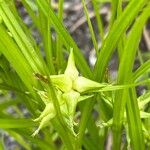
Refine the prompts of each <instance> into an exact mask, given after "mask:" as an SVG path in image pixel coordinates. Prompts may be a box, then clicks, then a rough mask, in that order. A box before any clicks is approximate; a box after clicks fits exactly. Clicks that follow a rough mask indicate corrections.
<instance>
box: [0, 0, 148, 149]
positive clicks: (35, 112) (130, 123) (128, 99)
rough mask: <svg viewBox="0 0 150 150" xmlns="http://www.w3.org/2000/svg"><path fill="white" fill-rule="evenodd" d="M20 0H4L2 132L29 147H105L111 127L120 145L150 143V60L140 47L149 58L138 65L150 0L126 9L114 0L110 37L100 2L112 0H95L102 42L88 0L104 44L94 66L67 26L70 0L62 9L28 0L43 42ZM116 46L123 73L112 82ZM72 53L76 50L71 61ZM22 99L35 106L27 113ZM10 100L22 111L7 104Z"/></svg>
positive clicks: (0, 6)
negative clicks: (140, 91) (24, 14)
mask: <svg viewBox="0 0 150 150" xmlns="http://www.w3.org/2000/svg"><path fill="white" fill-rule="evenodd" d="M15 2H16V1H15V0H14V1H13V0H0V89H1V91H0V93H1V94H2V95H3V100H2V102H1V103H0V117H1V119H0V128H2V129H3V130H2V131H0V132H1V133H3V132H7V133H8V134H9V135H10V136H12V137H14V139H15V140H16V141H17V142H18V143H19V144H20V145H22V146H23V147H24V148H25V149H29V150H30V149H48V150H49V149H68V150H72V149H73V150H77V149H82V147H84V148H85V149H87V150H88V149H89V150H95V149H96V150H97V149H105V141H106V139H107V137H108V135H109V134H110V131H112V135H113V139H112V140H113V149H114V150H119V149H121V148H122V149H127V148H132V149H135V150H138V149H139V150H144V149H145V148H146V147H148V148H150V146H149V145H150V128H149V127H150V123H149V122H150V113H149V111H150V110H149V107H148V106H149V102H150V92H149V81H150V80H149V75H148V72H149V67H150V61H149V60H148V61H145V62H144V61H143V58H142V55H141V53H140V52H139V56H140V59H141V60H142V64H141V65H140V66H139V67H138V69H136V70H135V71H134V70H133V68H134V62H135V59H136V58H138V56H137V55H136V54H137V52H138V51H139V48H138V44H139V41H140V38H141V34H142V29H143V27H144V25H145V24H146V21H147V20H148V18H149V15H150V13H149V12H150V2H149V0H139V1H138V2H137V1H136V0H132V1H126V2H125V3H126V5H127V6H126V7H125V8H124V9H122V3H124V1H122V0H113V1H109V2H110V3H111V5H112V11H111V12H112V16H111V19H110V24H109V29H108V33H107V36H106V37H105V34H104V33H105V31H104V26H103V24H102V20H101V17H100V15H99V8H100V6H101V5H100V4H102V3H105V2H108V1H99V0H92V5H93V8H94V13H95V16H96V21H97V25H98V29H99V36H100V39H101V47H99V45H98V40H97V38H96V36H95V33H94V29H93V26H92V23H91V20H90V17H89V13H88V9H87V7H86V3H85V0H82V5H83V10H84V12H85V16H86V19H87V23H88V26H89V30H90V34H91V39H92V41H93V46H94V48H95V51H96V57H97V60H96V64H95V66H94V69H91V68H90V66H89V65H88V63H87V61H86V59H85V57H84V56H83V54H82V52H81V50H80V49H79V48H78V46H77V44H76V43H75V41H74V40H73V38H72V37H71V36H70V34H69V32H68V31H67V29H66V28H65V27H64V24H63V3H64V1H63V0H59V4H58V13H55V11H54V10H53V8H52V6H51V1H50V0H45V1H44V0H36V1H30V0H21V3H22V4H23V6H24V7H25V8H26V10H27V12H28V14H29V15H30V17H31V18H32V21H33V26H34V28H36V29H37V30H38V32H39V33H40V36H41V38H42V41H41V43H42V46H40V45H39V44H37V43H36V41H35V40H34V37H33V36H32V30H31V29H30V28H28V27H27V26H26V25H25V24H24V22H23V20H22V19H21V17H20V16H19V12H18V11H17V9H16V5H15ZM52 30H53V32H55V33H56V37H55V40H54V39H53V38H52V36H53V32H52ZM41 47H42V48H41ZM40 48H41V49H43V50H41V49H40ZM115 50H116V51H117V53H118V59H119V67H118V74H117V79H116V80H115V81H110V82H109V83H108V82H107V79H106V76H108V75H107V72H106V70H107V68H108V63H109V61H110V59H111V57H112V55H113V54H114V53H115ZM43 52H44V54H45V57H44V56H43V55H42V53H43ZM64 54H68V55H69V57H68V61H66V59H65V57H64ZM138 59H139V58H138ZM75 64H76V65H75ZM79 74H81V75H79ZM140 85H145V86H146V91H145V93H143V94H142V95H141V96H138V94H137V91H136V87H137V86H140ZM10 91H13V92H14V93H15V96H14V97H13V96H12V95H11V93H10ZM19 105H23V106H24V107H25V109H27V110H28V116H27V117H26V116H25V115H24V113H23V112H22V109H19V108H20V107H19ZM8 107H12V108H13V110H14V111H15V112H16V115H14V114H10V113H8V112H7V111H5V110H6V109H7V108H8ZM92 112H94V113H95V112H96V113H97V114H98V116H96V115H94V113H92ZM35 118H36V119H35ZM123 132H125V135H126V138H125V141H122V134H123ZM31 135H33V136H31ZM60 138H61V139H60ZM60 141H61V143H59V144H57V142H60ZM1 147H2V148H1ZM0 148H1V149H3V139H2V140H1V142H0Z"/></svg>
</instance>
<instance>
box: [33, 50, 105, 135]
mask: <svg viewBox="0 0 150 150" xmlns="http://www.w3.org/2000/svg"><path fill="white" fill-rule="evenodd" d="M38 76H39V75H38ZM40 76H41V75H40ZM40 76H39V77H40ZM41 78H43V79H44V80H46V78H45V77H41ZM50 79H51V82H52V85H53V86H54V87H55V91H56V93H57V98H58V101H59V105H60V110H61V113H62V115H63V116H64V118H65V119H64V120H66V122H67V124H68V126H69V127H71V130H72V132H73V134H74V131H73V124H74V121H73V117H74V114H75V110H76V106H77V103H78V102H80V101H82V100H85V99H88V98H89V97H92V96H93V94H92V93H91V91H92V92H93V91H94V90H96V91H97V90H98V89H100V88H103V87H106V86H107V85H108V84H100V83H98V82H95V81H92V80H90V79H87V78H85V77H82V76H79V72H78V70H77V68H76V65H75V61H74V55H73V50H72V49H71V50H70V55H69V58H68V63H67V67H66V70H65V72H64V74H60V75H51V76H50ZM37 91H38V90H37ZM37 93H38V94H39V95H40V97H41V99H42V100H43V102H44V103H45V109H44V111H43V112H42V113H41V115H40V116H39V117H38V118H37V119H35V120H34V121H39V122H40V125H39V127H38V129H37V130H36V131H35V132H34V133H33V136H35V135H36V134H37V133H38V132H39V130H40V129H42V128H43V127H44V126H46V125H47V124H48V122H49V121H50V120H51V119H53V118H54V117H55V116H56V111H55V109H54V106H53V103H52V101H51V100H49V98H48V97H47V92H46V91H38V92H37ZM81 94H82V96H81Z"/></svg>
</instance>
